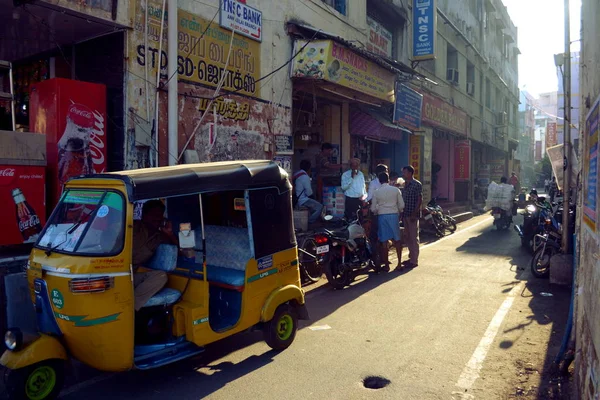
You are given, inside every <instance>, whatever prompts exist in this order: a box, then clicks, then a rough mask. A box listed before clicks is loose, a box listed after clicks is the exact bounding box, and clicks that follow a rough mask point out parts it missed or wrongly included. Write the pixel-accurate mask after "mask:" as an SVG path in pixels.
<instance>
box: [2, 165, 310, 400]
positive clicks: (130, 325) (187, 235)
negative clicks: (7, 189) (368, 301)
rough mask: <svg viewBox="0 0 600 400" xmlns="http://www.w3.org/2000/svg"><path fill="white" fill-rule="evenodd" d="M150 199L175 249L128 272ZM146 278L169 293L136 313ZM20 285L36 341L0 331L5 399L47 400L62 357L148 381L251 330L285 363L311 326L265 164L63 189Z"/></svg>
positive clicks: (124, 176) (281, 177)
mask: <svg viewBox="0 0 600 400" xmlns="http://www.w3.org/2000/svg"><path fill="white" fill-rule="evenodd" d="M155 199H159V200H161V201H162V202H163V204H164V205H165V208H166V213H165V217H166V220H168V221H169V222H170V224H171V225H172V226H173V231H174V232H173V233H174V235H177V237H178V238H179V239H180V240H179V243H178V245H173V244H168V243H163V244H160V245H159V246H158V248H157V249H156V252H155V253H154V255H153V256H152V258H151V260H150V261H149V262H148V263H146V264H147V265H144V266H142V267H139V268H137V269H136V266H135V265H132V254H133V253H135V252H136V251H137V250H138V249H135V248H133V243H134V242H135V241H134V231H135V229H134V227H135V226H136V224H139V223H140V222H141V221H137V220H138V219H139V210H140V209H142V207H143V205H142V204H143V203H144V202H145V201H148V200H155ZM142 218H143V216H142ZM149 270H160V271H164V272H165V273H166V276H167V279H166V285H165V286H164V288H162V289H160V290H159V291H158V292H157V293H156V294H154V295H153V296H152V297H151V298H150V299H149V300H148V301H147V302H146V303H145V304H144V305H143V307H141V309H139V311H137V312H136V311H135V310H134V299H135V296H136V294H134V290H135V288H134V275H135V274H136V273H140V272H144V271H149ZM27 278H28V284H29V288H30V291H31V298H32V301H33V305H34V308H35V315H36V319H37V321H36V322H37V323H36V325H37V329H36V330H37V331H31V329H28V330H26V329H23V328H22V329H19V328H11V329H9V330H8V331H7V332H6V335H5V345H6V346H7V347H8V349H9V350H7V351H5V352H4V354H3V355H2V358H1V359H0V363H1V364H2V365H3V366H5V367H6V368H8V371H9V373H8V380H7V388H8V391H9V393H10V394H11V397H13V398H25V399H35V400H43V399H51V398H56V397H57V396H58V393H59V392H60V390H61V387H62V383H63V378H64V370H65V369H64V368H65V364H66V363H67V362H68V360H69V359H70V358H71V357H72V358H75V359H77V360H79V361H81V362H83V363H85V364H87V365H89V366H91V367H94V368H96V369H99V370H103V371H126V370H131V369H148V368H155V367H160V366H163V365H166V364H169V363H172V362H175V361H178V360H181V359H183V358H186V357H191V356H194V355H197V354H199V353H201V352H202V351H203V347H204V346H205V345H207V344H209V343H213V342H216V341H218V340H220V339H223V338H225V337H228V336H231V335H233V334H236V333H238V332H242V331H244V330H247V329H250V328H261V329H262V330H263V331H264V334H265V340H266V342H267V343H268V344H269V346H271V347H272V348H274V349H277V350H282V349H285V348H287V347H288V346H289V345H290V344H291V343H292V341H293V340H294V338H295V335H296V330H297V321H298V319H308V313H307V310H306V307H305V303H304V293H303V291H302V289H301V287H300V286H301V285H300V274H299V269H298V254H297V248H296V238H295V235H294V226H293V217H292V201H291V185H290V182H289V180H288V177H287V174H286V172H285V171H283V170H282V169H280V168H279V167H278V165H277V164H275V163H274V162H270V161H236V162H220V163H207V164H194V165H178V166H173V167H161V168H147V169H139V170H131V171H123V172H117V173H107V174H100V175H92V176H85V177H77V178H73V179H71V180H70V181H69V183H68V184H67V185H66V188H65V190H64V192H63V194H62V196H61V199H60V202H59V204H58V205H57V206H56V208H55V210H54V212H53V213H52V215H51V217H50V218H49V220H48V222H47V224H46V226H45V227H44V230H43V231H42V233H41V235H40V239H39V240H38V242H37V243H36V245H35V247H34V249H33V251H32V253H31V255H30V258H29V262H28V266H27Z"/></svg>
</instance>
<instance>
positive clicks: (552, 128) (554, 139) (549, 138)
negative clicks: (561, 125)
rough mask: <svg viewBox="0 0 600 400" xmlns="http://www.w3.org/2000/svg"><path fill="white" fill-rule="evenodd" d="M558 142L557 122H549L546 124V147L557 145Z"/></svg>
mask: <svg viewBox="0 0 600 400" xmlns="http://www.w3.org/2000/svg"><path fill="white" fill-rule="evenodd" d="M557 144H558V131H557V130H556V122H548V124H547V125H546V148H548V147H552V146H556V145H557Z"/></svg>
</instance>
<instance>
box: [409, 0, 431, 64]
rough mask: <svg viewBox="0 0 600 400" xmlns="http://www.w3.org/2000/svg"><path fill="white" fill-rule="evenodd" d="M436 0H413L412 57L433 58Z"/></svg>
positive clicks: (419, 58)
mask: <svg viewBox="0 0 600 400" xmlns="http://www.w3.org/2000/svg"><path fill="white" fill-rule="evenodd" d="M435 3H436V0H413V4H412V6H413V59H414V60H420V61H422V60H433V59H435V41H436V36H437V32H436V30H437V29H436V26H437V7H436V4H435Z"/></svg>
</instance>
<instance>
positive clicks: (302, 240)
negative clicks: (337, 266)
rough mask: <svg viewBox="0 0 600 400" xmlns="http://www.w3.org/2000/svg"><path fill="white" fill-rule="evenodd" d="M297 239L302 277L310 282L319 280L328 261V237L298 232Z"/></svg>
mask: <svg viewBox="0 0 600 400" xmlns="http://www.w3.org/2000/svg"><path fill="white" fill-rule="evenodd" d="M296 239H297V241H298V259H299V263H300V273H301V274H302V277H303V278H305V280H307V281H309V282H313V283H314V282H318V281H319V280H320V279H321V277H322V276H323V265H324V264H325V263H326V262H327V258H326V256H327V253H328V252H329V245H328V244H327V238H324V237H323V236H322V235H319V234H315V233H314V232H310V233H296Z"/></svg>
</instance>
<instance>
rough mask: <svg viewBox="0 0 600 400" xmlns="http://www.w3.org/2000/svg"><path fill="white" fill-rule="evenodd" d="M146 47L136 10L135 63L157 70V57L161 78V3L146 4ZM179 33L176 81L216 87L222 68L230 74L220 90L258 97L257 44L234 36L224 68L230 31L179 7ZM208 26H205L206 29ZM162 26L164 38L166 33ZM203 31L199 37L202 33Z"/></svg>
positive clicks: (163, 62) (163, 64)
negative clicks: (159, 39)
mask: <svg viewBox="0 0 600 400" xmlns="http://www.w3.org/2000/svg"><path fill="white" fill-rule="evenodd" d="M148 11H149V12H148V16H149V18H148V24H149V25H148V33H149V34H148V48H147V49H146V48H145V46H144V36H143V30H144V27H143V15H144V13H143V12H138V13H137V17H138V18H140V23H139V24H136V31H137V32H138V35H137V39H138V40H137V43H138V45H137V49H136V52H137V64H138V65H139V66H140V67H144V66H145V63H146V62H148V63H149V66H150V68H151V69H152V70H153V71H154V74H155V73H156V67H157V65H158V60H159V59H161V63H160V64H161V70H162V73H163V79H164V78H166V71H167V64H168V62H170V60H167V43H166V41H163V47H162V57H159V55H158V49H159V46H158V36H159V35H158V33H159V32H160V22H161V21H160V18H161V17H162V15H163V13H162V10H161V9H160V5H158V4H155V5H152V4H149V9H148ZM177 17H178V18H177V19H178V21H179V32H178V40H179V43H178V57H177V60H176V62H177V72H178V74H179V80H185V81H190V82H194V83H200V84H202V85H206V86H209V87H216V86H217V84H218V82H219V80H220V79H221V78H222V76H223V74H224V73H225V70H228V71H229V73H228V74H227V77H226V78H225V82H224V83H223V90H228V91H237V92H238V93H240V94H245V95H248V96H252V97H260V92H259V88H258V86H260V83H259V84H256V81H257V80H258V79H259V78H260V43H259V42H256V41H254V40H250V39H248V38H245V37H242V36H240V35H236V36H235V37H234V39H233V49H232V50H231V55H230V57H229V64H228V66H227V68H225V62H226V61H227V55H228V53H229V43H230V41H231V32H230V31H228V30H226V29H223V28H221V27H219V26H216V25H215V24H211V25H210V27H209V21H208V20H206V19H204V18H202V17H200V16H198V15H194V14H191V13H189V12H186V11H182V10H179V11H178V15H177ZM207 27H208V29H207ZM167 29H168V28H167V27H166V26H165V29H164V33H163V38H164V37H166V36H167V33H166V32H167ZM205 30H206V33H205V34H204V36H203V37H202V38H200V37H201V36H202V33H203V32H204V31H205Z"/></svg>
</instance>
